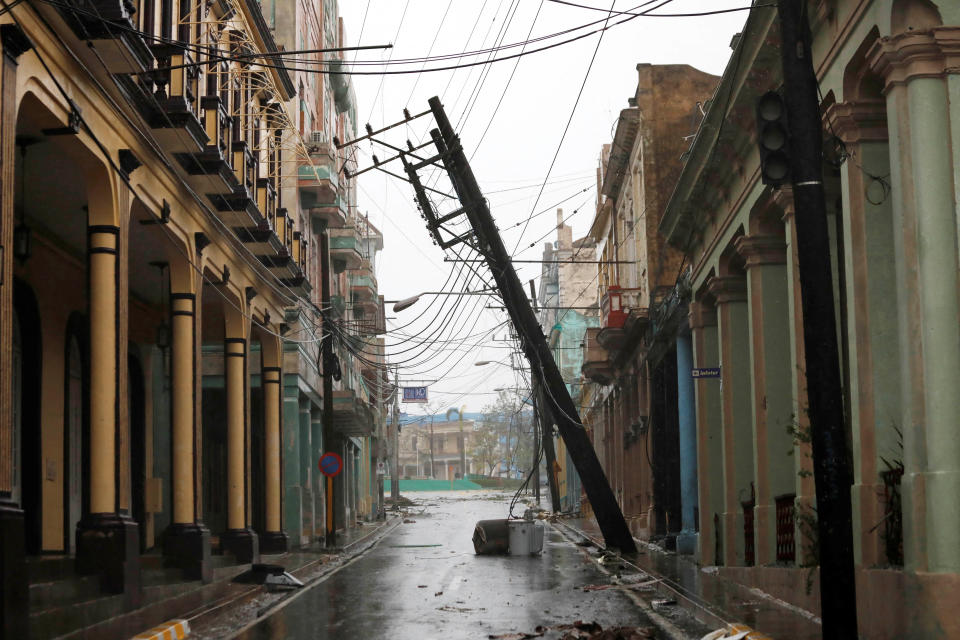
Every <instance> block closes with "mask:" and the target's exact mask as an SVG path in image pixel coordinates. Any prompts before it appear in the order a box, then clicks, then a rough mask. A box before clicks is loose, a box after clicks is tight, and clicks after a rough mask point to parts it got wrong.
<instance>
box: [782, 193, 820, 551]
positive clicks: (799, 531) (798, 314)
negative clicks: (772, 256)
mask: <svg viewBox="0 0 960 640" xmlns="http://www.w3.org/2000/svg"><path fill="white" fill-rule="evenodd" d="M775 201H776V202H777V204H778V205H779V206H780V208H781V210H782V211H783V212H784V214H783V222H784V229H785V231H786V242H787V258H788V259H787V282H788V288H789V290H790V293H789V295H788V297H787V309H788V315H789V318H790V344H791V345H792V348H791V349H790V387H791V396H792V398H793V401H792V411H793V415H794V417H795V419H796V423H795V428H796V429H797V432H798V435H799V434H803V433H809V430H810V416H809V412H808V411H807V408H808V404H807V365H806V355H805V353H806V352H805V350H804V349H805V346H804V340H803V305H802V301H801V299H800V272H799V268H800V267H799V254H798V253H797V244H796V237H797V227H796V220H795V218H794V208H793V196H792V195H791V192H790V189H789V188H784V189H780V191H778V192H777V194H776V196H775ZM793 473H794V476H795V479H794V491H795V493H796V498H794V502H793V504H794V513H795V514H796V515H795V522H794V534H793V539H794V548H795V550H796V560H797V564H799V565H809V564H811V563H815V562H816V561H817V559H816V556H815V555H814V554H813V551H814V546H813V540H814V539H815V537H814V536H815V535H816V520H815V515H816V512H815V510H814V509H815V505H816V487H815V486H814V484H813V449H812V448H811V446H810V441H809V438H795V439H794V442H793Z"/></svg>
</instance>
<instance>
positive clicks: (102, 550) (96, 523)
mask: <svg viewBox="0 0 960 640" xmlns="http://www.w3.org/2000/svg"><path fill="white" fill-rule="evenodd" d="M76 545H77V557H76V568H77V573H79V574H80V575H95V574H99V575H100V589H101V591H103V592H104V593H122V594H123V595H124V605H125V606H126V607H127V608H128V609H134V608H136V607H139V606H140V603H141V600H142V592H141V589H140V535H139V525H138V524H137V522H136V521H135V520H132V519H131V518H130V517H129V516H127V515H124V514H117V513H90V514H87V515H85V516H84V517H83V519H82V520H80V522H78V523H77V531H76Z"/></svg>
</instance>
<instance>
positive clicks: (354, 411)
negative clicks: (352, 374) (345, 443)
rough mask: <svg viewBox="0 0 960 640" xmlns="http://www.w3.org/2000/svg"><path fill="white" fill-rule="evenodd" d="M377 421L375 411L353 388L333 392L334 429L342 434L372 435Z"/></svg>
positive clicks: (357, 436) (352, 435)
mask: <svg viewBox="0 0 960 640" xmlns="http://www.w3.org/2000/svg"><path fill="white" fill-rule="evenodd" d="M375 427H376V422H375V420H374V415H373V412H372V411H371V410H370V407H369V406H368V405H367V403H365V402H364V401H363V400H361V399H360V398H358V397H357V396H356V394H355V393H354V391H353V390H352V389H344V390H341V391H334V392H333V429H334V431H335V432H336V433H337V434H338V435H341V436H346V437H353V438H362V437H364V436H372V435H373V431H374V428H375Z"/></svg>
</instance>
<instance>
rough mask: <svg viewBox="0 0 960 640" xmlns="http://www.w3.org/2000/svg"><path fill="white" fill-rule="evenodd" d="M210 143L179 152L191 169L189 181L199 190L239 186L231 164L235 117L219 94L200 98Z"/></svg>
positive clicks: (226, 190)
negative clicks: (233, 119)
mask: <svg viewBox="0 0 960 640" xmlns="http://www.w3.org/2000/svg"><path fill="white" fill-rule="evenodd" d="M200 108H201V111H202V116H201V117H202V119H203V128H204V133H205V134H206V136H207V143H206V146H205V147H204V148H203V149H202V150H201V151H200V152H199V153H193V154H191V153H181V154H177V160H178V161H179V162H180V165H181V166H182V167H183V169H184V171H186V173H187V182H188V183H189V184H190V188H192V189H193V190H194V191H196V192H197V193H202V194H221V193H231V192H233V190H234V189H235V188H236V187H237V185H238V182H237V178H236V176H235V175H234V173H233V167H232V166H231V164H230V160H231V157H230V138H231V136H232V134H233V121H232V120H231V118H230V115H229V114H228V113H227V109H226V107H225V106H224V105H223V104H222V103H221V102H220V98H219V97H217V96H205V97H203V98H201V100H200Z"/></svg>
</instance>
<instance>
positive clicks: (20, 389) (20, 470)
mask: <svg viewBox="0 0 960 640" xmlns="http://www.w3.org/2000/svg"><path fill="white" fill-rule="evenodd" d="M13 324H14V330H13V352H14V356H13V358H14V361H13V405H14V407H13V409H14V430H13V433H14V436H13V439H14V461H15V462H14V464H15V465H16V467H15V470H14V494H15V499H16V500H17V502H18V503H19V504H20V507H21V508H22V509H23V515H24V527H25V530H24V534H25V541H26V551H27V553H29V554H34V555H35V554H38V553H40V546H41V531H42V529H41V515H42V513H41V508H40V481H41V473H42V472H41V464H40V387H41V384H40V363H41V354H42V351H41V349H40V313H39V311H38V310H37V299H36V297H35V296H34V294H33V290H32V289H31V288H30V286H29V285H28V284H26V283H24V282H23V281H21V280H19V279H16V280H14V285H13Z"/></svg>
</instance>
